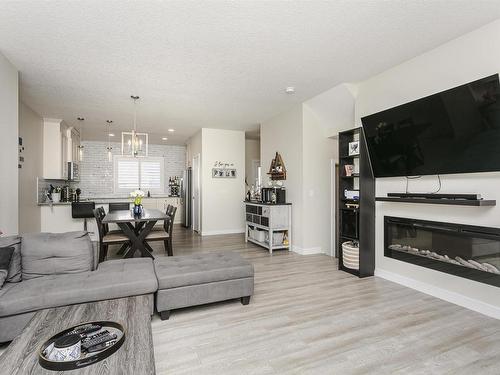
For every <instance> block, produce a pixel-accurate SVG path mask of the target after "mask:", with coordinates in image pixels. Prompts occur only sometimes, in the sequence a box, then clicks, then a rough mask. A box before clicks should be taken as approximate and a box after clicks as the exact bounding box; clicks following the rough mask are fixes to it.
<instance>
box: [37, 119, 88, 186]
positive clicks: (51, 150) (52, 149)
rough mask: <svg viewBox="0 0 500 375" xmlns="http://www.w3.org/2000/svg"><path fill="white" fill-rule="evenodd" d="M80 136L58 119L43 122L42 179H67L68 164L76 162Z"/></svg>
mask: <svg viewBox="0 0 500 375" xmlns="http://www.w3.org/2000/svg"><path fill="white" fill-rule="evenodd" d="M79 145H80V134H79V133H78V131H76V129H74V128H72V127H69V126H67V125H66V123H65V122H64V121H62V120H59V119H44V120H43V177H44V178H48V179H67V178H68V175H67V174H68V168H67V165H68V162H70V161H75V162H76V161H77V160H78V146H79Z"/></svg>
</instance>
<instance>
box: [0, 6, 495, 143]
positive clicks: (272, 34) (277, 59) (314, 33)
mask: <svg viewBox="0 0 500 375" xmlns="http://www.w3.org/2000/svg"><path fill="white" fill-rule="evenodd" d="M499 17H500V6H499V3H498V1H481V0H479V1H478V0H476V1H470V0H447V1H442V0H433V1H421V0H406V1H399V0H397V1H396V0H389V1H376V0H358V1H350V0H344V1H163V2H161V1H141V2H139V1H123V0H118V1H101V0H99V1H92V0H88V1H66V0H63V1H51V0H49V1H22V0H18V1H7V0H2V1H1V2H0V52H1V53H3V54H4V55H5V56H6V57H7V58H8V59H9V60H10V61H11V62H12V63H13V64H14V65H15V66H16V67H17V68H18V70H19V71H20V95H21V98H22V100H23V101H24V102H25V103H26V104H28V105H29V106H30V107H32V108H33V109H34V110H35V111H37V112H38V113H39V114H40V115H42V116H44V117H54V118H62V119H64V120H65V121H66V122H67V123H69V124H71V125H76V123H77V121H76V117H77V116H84V117H85V119H86V121H85V125H84V126H85V127H84V138H86V139H104V138H105V136H106V131H105V124H106V122H105V121H106V120H107V119H111V120H113V121H114V125H113V128H114V129H113V132H115V133H119V132H120V131H121V130H129V129H130V128H131V125H132V118H133V102H132V99H130V95H132V94H134V95H139V96H141V99H140V102H139V104H138V123H139V130H140V131H147V132H149V133H151V134H152V137H153V142H162V141H161V137H164V136H167V137H168V138H169V139H168V141H167V143H173V144H183V143H184V142H185V141H186V139H187V138H188V137H190V136H191V135H193V134H194V133H195V132H196V131H197V130H198V129H200V128H201V127H212V128H224V129H240V130H248V131H253V132H254V133H255V131H256V129H258V125H259V123H261V122H262V121H264V120H267V119H269V118H271V117H273V116H275V115H277V114H279V113H281V112H283V111H285V110H287V109H288V108H290V107H292V106H293V105H294V104H296V103H299V102H302V101H304V100H306V99H308V98H311V97H313V96H314V95H317V94H319V93H321V92H323V91H325V90H327V89H329V88H331V87H334V86H336V85H337V84H339V83H342V82H357V81H360V80H363V79H366V78H368V77H370V76H372V75H375V74H377V73H379V72H381V71H383V70H385V69H387V68H389V67H391V66H394V65H396V64H398V63H400V62H402V61H404V60H407V59H409V58H411V57H413V56H416V55H418V54H420V53H422V52H424V51H426V50H429V49H432V48H434V47H436V46H438V45H440V44H442V43H444V42H446V41H448V40H450V39H453V38H455V37H457V36H459V35H462V34H464V33H466V32H468V31H470V30H473V29H475V28H477V27H479V26H481V25H483V24H486V23H488V22H490V21H492V20H494V19H496V18H499ZM437 63H438V62H437ZM287 86H295V88H296V93H295V94H294V95H287V94H285V93H284V88H285V87H287ZM168 128H174V129H175V132H174V133H172V134H167V131H166V130H167V129H168Z"/></svg>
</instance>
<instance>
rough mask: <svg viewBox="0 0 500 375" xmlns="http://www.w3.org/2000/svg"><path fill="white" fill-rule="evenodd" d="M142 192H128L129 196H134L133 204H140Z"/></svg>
mask: <svg viewBox="0 0 500 375" xmlns="http://www.w3.org/2000/svg"><path fill="white" fill-rule="evenodd" d="M144 195H145V194H144V192H143V191H142V190H134V191H133V192H131V193H130V196H131V197H132V198H134V205H136V206H140V205H141V204H142V198H144Z"/></svg>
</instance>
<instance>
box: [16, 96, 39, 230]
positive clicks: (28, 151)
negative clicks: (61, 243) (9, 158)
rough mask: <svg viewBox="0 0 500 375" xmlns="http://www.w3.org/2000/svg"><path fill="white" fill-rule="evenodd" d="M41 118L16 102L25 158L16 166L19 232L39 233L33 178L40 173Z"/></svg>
mask: <svg viewBox="0 0 500 375" xmlns="http://www.w3.org/2000/svg"><path fill="white" fill-rule="evenodd" d="M42 135H43V119H42V117H41V116H40V115H39V114H38V113H36V112H35V111H33V110H32V109H31V108H30V107H28V106H27V105H26V104H24V103H22V102H21V103H20V104H19V137H21V138H22V139H23V147H24V150H23V152H22V153H21V154H20V155H22V156H23V157H24V162H23V163H21V165H22V168H21V169H19V233H33V232H40V228H41V224H40V207H39V206H38V205H37V186H36V178H37V177H38V176H41V175H42V168H43V165H42V157H43V149H42Z"/></svg>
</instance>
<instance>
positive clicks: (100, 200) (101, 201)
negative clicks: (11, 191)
mask: <svg viewBox="0 0 500 375" xmlns="http://www.w3.org/2000/svg"><path fill="white" fill-rule="evenodd" d="M142 199H143V200H144V201H146V200H152V199H181V197H172V196H169V195H155V196H152V197H144V198H142ZM127 201H128V202H130V203H132V201H133V199H132V198H131V197H109V198H80V202H95V203H96V204H106V203H110V202H127ZM38 205H39V206H50V205H51V203H50V202H42V203H38ZM52 206H71V202H58V203H52Z"/></svg>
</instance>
